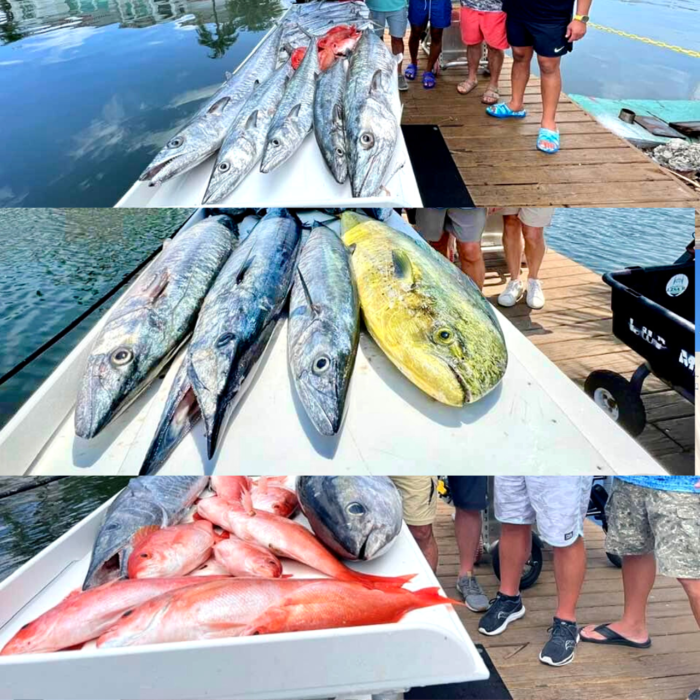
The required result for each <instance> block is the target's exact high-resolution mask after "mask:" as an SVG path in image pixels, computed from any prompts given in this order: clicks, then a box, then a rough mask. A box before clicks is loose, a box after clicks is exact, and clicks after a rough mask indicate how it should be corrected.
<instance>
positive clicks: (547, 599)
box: [434, 503, 700, 700]
mask: <svg viewBox="0 0 700 700" xmlns="http://www.w3.org/2000/svg"><path fill="white" fill-rule="evenodd" d="M434 529H435V534H436V537H437V541H438V548H439V551H440V565H439V569H438V576H439V579H440V583H441V584H442V586H443V588H444V589H445V592H446V593H447V594H448V595H452V596H455V595H456V590H455V584H456V581H457V572H458V558H457V548H456V541H455V537H454V524H453V522H452V519H451V509H450V508H449V507H448V506H446V505H445V504H443V503H441V504H440V506H439V508H438V516H437V520H436V523H435V528H434ZM585 532H586V542H587V549H588V571H587V574H586V580H585V583H584V586H583V591H582V595H581V598H580V601H579V607H578V622H579V624H580V625H585V624H589V623H600V622H606V621H611V620H613V619H616V618H617V617H618V616H619V615H620V613H621V603H622V600H623V595H622V579H621V573H620V571H619V569H616V568H615V567H614V566H612V565H611V564H610V563H609V562H608V560H607V558H606V556H605V551H604V535H603V532H602V530H601V528H599V527H598V526H596V525H595V524H593V523H592V522H587V523H586V525H585ZM476 575H477V576H478V578H479V581H480V582H481V584H482V586H483V588H484V590H485V592H486V594H487V595H488V596H489V597H493V596H494V595H495V594H496V591H497V589H498V579H497V578H496V577H495V576H494V574H493V571H492V569H491V566H490V562H489V561H488V555H486V556H485V559H484V561H482V563H481V564H480V565H479V566H478V567H477V569H476ZM523 597H524V602H525V607H526V609H527V613H526V615H525V617H524V618H523V619H521V620H518V621H517V622H515V623H513V624H512V625H511V626H510V627H509V628H508V630H507V631H506V632H505V633H504V634H502V635H499V636H497V637H486V636H484V635H481V634H479V632H478V629H477V627H478V621H479V615H478V614H475V613H472V612H470V611H468V610H466V609H464V608H461V609H459V610H458V615H459V617H460V619H461V621H462V622H463V624H464V626H465V627H466V628H467V630H468V631H469V634H470V635H471V636H472V639H474V641H477V642H479V643H481V644H483V645H484V646H485V647H486V649H487V651H488V653H489V655H490V656H491V659H492V660H493V662H494V664H495V666H496V668H497V669H498V672H499V673H500V674H501V677H502V678H503V680H504V682H505V683H506V685H507V687H508V689H509V690H510V692H511V694H512V695H513V698H514V699H515V700H539V699H540V698H543V699H545V700H564V699H566V698H571V697H582V698H583V697H586V698H591V700H613V699H616V698H623V699H628V700H634V699H636V698H644V699H648V700H683V699H684V698H685V697H686V696H687V695H688V693H689V692H690V691H691V690H692V689H694V688H696V687H697V686H698V685H699V684H700V632H699V631H698V628H697V624H696V622H695V619H694V618H693V616H692V615H691V613H690V607H689V604H688V600H687V598H686V596H685V593H684V592H683V590H682V588H681V587H680V585H679V583H678V582H677V581H676V580H675V579H670V578H665V577H661V576H658V577H657V578H656V581H655V584H654V588H653V590H652V594H651V597H650V602H649V611H648V612H649V631H650V634H651V636H652V638H653V645H652V647H651V648H650V649H646V650H633V649H625V648H622V647H618V648H610V647H599V646H594V645H591V644H581V645H579V647H578V650H577V652H576V659H575V660H574V662H573V663H572V664H570V665H568V666H566V667H565V668H564V669H553V668H549V667H546V666H543V665H542V664H541V663H540V662H539V660H538V658H537V656H538V654H539V652H540V649H541V648H542V645H543V644H544V643H545V641H546V640H547V627H548V626H549V625H550V624H551V618H552V615H553V613H554V609H555V607H556V586H555V583H554V574H553V571H552V562H551V552H549V551H545V564H544V568H543V571H542V574H541V575H540V578H539V580H538V582H537V583H536V584H535V586H533V587H532V588H531V589H529V590H527V591H525V592H524V594H523Z"/></svg>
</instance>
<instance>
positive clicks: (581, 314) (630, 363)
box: [484, 249, 695, 474]
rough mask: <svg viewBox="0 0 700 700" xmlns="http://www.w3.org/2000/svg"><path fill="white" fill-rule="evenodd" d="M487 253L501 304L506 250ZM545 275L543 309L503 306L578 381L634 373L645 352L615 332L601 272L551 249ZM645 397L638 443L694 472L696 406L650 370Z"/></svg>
mask: <svg viewBox="0 0 700 700" xmlns="http://www.w3.org/2000/svg"><path fill="white" fill-rule="evenodd" d="M485 257H486V271H487V272H486V284H485V286H484V294H485V295H486V296H487V297H488V299H489V300H490V301H491V302H492V303H493V304H494V305H496V306H497V297H498V295H499V294H500V293H501V292H502V291H503V289H504V288H505V285H506V283H507V282H508V273H507V269H506V265H505V259H504V257H503V255H502V253H486V256H485ZM540 278H541V279H542V284H543V288H544V292H545V297H546V299H547V303H546V305H545V307H544V308H543V309H540V310H539V311H535V310H533V309H531V308H530V307H529V306H527V304H525V303H524V302H520V303H518V304H517V305H516V306H514V307H511V308H502V307H498V308H499V310H500V311H501V312H502V313H503V314H504V315H505V316H506V317H507V318H508V319H510V320H511V321H512V322H513V323H514V324H515V325H516V326H517V327H518V328H519V329H520V330H521V331H522V332H523V333H524V334H525V335H526V336H528V338H529V339H530V340H531V341H532V342H533V343H534V344H535V345H536V346H537V347H538V348H539V349H540V350H541V351H542V352H543V353H544V354H545V355H547V357H549V359H550V360H552V361H553V362H554V363H555V364H556V365H557V366H558V367H559V369H561V370H562V371H563V372H564V373H565V374H566V375H567V376H568V377H569V378H570V379H572V380H573V381H575V382H576V383H577V384H579V385H580V386H581V387H583V382H584V381H585V379H586V377H587V376H588V375H589V374H590V372H592V371H593V370H595V369H610V370H613V371H615V372H619V373H620V374H622V375H624V376H625V377H627V378H628V379H629V378H630V377H631V376H632V373H633V372H634V370H635V369H637V367H638V366H639V365H640V364H641V363H642V358H641V357H640V356H639V355H637V354H636V353H635V352H634V351H632V350H630V349H629V348H628V347H627V346H626V345H624V344H622V343H621V342H620V341H619V340H617V338H615V337H614V336H613V334H612V312H611V310H610V288H609V287H608V286H607V285H606V284H605V283H604V282H603V281H602V279H601V276H600V275H598V274H597V273H595V272H591V271H590V270H588V269H587V268H585V267H583V266H582V265H579V264H578V263H576V262H574V261H573V260H570V259H569V258H567V257H566V256H564V255H561V254H559V253H557V252H555V251H553V250H552V249H549V250H548V251H547V254H546V255H545V259H544V263H543V265H542V269H541V271H540ZM523 279H524V277H523ZM643 400H644V405H645V407H646V410H647V419H648V421H649V422H648V424H647V427H646V428H645V430H644V432H643V433H642V434H641V435H640V436H639V438H638V440H639V442H640V443H641V445H642V446H643V447H644V448H645V449H646V450H647V451H648V452H650V453H651V454H652V455H653V456H654V457H655V458H656V459H657V460H658V461H659V462H660V463H661V464H662V465H663V466H664V467H666V469H668V470H669V471H670V472H673V473H685V474H692V473H693V470H694V468H695V467H694V465H695V462H694V425H695V407H694V406H693V404H691V403H690V402H689V401H686V400H685V399H684V398H682V397H681V396H680V395H679V394H677V393H676V392H675V391H672V390H671V389H669V388H668V387H667V386H666V385H665V384H663V383H662V382H661V381H659V380H658V379H656V378H655V377H653V376H652V377H649V378H648V379H647V380H646V381H645V382H644V392H643Z"/></svg>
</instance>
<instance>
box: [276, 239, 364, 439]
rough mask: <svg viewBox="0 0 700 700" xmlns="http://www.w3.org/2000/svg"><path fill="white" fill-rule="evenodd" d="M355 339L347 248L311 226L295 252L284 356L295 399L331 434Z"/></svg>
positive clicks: (355, 304) (355, 302) (356, 315)
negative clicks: (298, 249)
mask: <svg viewBox="0 0 700 700" xmlns="http://www.w3.org/2000/svg"><path fill="white" fill-rule="evenodd" d="M359 337H360V304H359V298H358V294H357V287H356V285H355V281H354V279H353V277H352V272H351V270H350V260H349V256H348V252H347V250H346V248H345V246H344V245H343V242H342V241H341V240H340V238H339V237H338V236H337V235H336V234H335V233H334V232H333V231H331V230H330V229H328V228H327V227H325V226H320V225H316V226H315V227H314V228H313V229H312V231H311V234H310V235H309V237H308V238H307V240H306V242H305V243H304V246H303V248H302V251H301V253H300V255H299V263H298V265H297V272H296V275H295V281H294V286H293V287H292V294H291V300H290V305H289V326H288V331H287V356H288V360H289V367H290V370H291V375H292V380H293V382H294V387H295V389H296V392H297V394H298V395H299V398H300V399H301V402H302V404H303V406H304V409H305V410H306V413H307V415H308V416H309V418H310V420H311V422H312V423H313V425H314V427H315V428H316V430H318V432H319V433H321V434H322V435H335V434H336V433H337V432H338V430H339V429H340V424H341V421H342V419H343V410H344V407H345V397H346V395H347V391H348V386H349V384H350V376H351V375H352V370H353V367H354V364H355V356H356V354H357V344H358V341H359Z"/></svg>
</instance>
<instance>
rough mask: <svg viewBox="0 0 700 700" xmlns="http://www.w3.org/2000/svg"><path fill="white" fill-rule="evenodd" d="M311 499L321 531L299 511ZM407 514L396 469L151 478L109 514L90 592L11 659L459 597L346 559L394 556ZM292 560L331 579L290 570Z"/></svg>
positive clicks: (14, 644)
mask: <svg viewBox="0 0 700 700" xmlns="http://www.w3.org/2000/svg"><path fill="white" fill-rule="evenodd" d="M297 495H298V497H297ZM300 503H301V508H302V510H303V512H304V514H305V515H306V516H307V517H308V519H309V523H310V524H311V527H312V529H313V530H314V532H315V533H316V534H314V532H312V531H311V530H310V529H308V528H307V527H305V526H304V525H302V524H301V523H299V522H297V521H295V520H293V519H292V517H293V515H294V513H295V512H296V510H297V508H298V507H299V505H300ZM401 523H402V520H401V499H400V496H399V495H398V492H397V491H396V488H395V487H394V485H393V483H392V482H391V480H390V479H389V478H388V477H298V478H297V482H296V490H295V488H294V487H291V486H289V485H288V484H287V481H286V477H278V478H265V477H262V478H260V479H259V480H257V481H254V480H252V479H250V478H248V477H245V476H232V477H211V479H209V478H208V477H187V476H161V477H139V478H137V479H134V480H132V481H131V482H130V483H129V485H128V486H127V488H126V489H124V490H123V491H122V492H121V493H120V494H119V495H118V496H117V497H116V499H115V500H114V501H113V503H112V504H111V505H110V507H109V509H108V510H107V513H106V515H105V519H104V521H103V523H102V526H101V528H100V530H99V533H98V535H97V538H96V541H95V544H94V547H93V551H92V556H91V561H90V567H89V570H88V573H87V576H86V578H85V582H84V584H83V588H82V590H78V591H74V592H72V593H71V594H70V595H69V596H68V597H67V598H65V599H64V600H63V601H62V602H60V603H59V604H58V605H56V606H55V607H53V608H51V609H50V610H48V611H46V612H45V613H44V614H42V615H41V616H39V617H38V618H37V619H35V620H33V621H32V622H30V623H28V624H26V625H24V626H23V627H22V628H21V629H20V630H19V631H18V632H17V633H16V634H15V636H14V637H13V638H12V639H11V640H10V641H9V642H8V643H7V644H6V645H5V647H4V648H3V649H2V651H0V655H9V654H29V653H42V652H55V651H60V650H65V649H79V648H82V647H83V645H85V644H88V643H89V644H91V645H92V643H93V642H94V643H95V644H96V646H97V647H98V648H114V647H126V646H140V645H144V644H157V643H163V642H182V641H193V640H201V639H214V638H222V637H239V636H252V635H257V634H271V633H279V632H294V631H301V630H311V629H330V628H337V627H356V626H362V625H374V624H382V623H390V622H397V621H398V620H400V619H401V618H402V617H403V616H404V615H405V614H406V613H408V612H409V611H411V610H415V609H418V608H423V607H428V606H432V605H442V604H450V603H455V601H452V600H451V599H449V598H446V597H444V596H443V595H442V594H441V593H440V591H439V589H438V588H437V587H432V588H424V589H421V590H417V591H411V590H408V589H406V588H404V585H405V584H406V583H408V582H409V581H410V580H411V579H412V578H413V575H412V574H406V575H399V576H393V577H384V576H374V575H370V574H366V573H361V572H358V571H356V570H354V569H351V568H349V567H348V566H346V565H345V564H343V563H342V562H341V561H340V560H339V559H338V558H337V556H336V555H340V556H345V557H346V558H354V559H370V558H373V557H376V556H379V555H381V554H382V553H383V552H384V551H386V549H387V548H388V547H389V546H390V545H391V544H392V542H393V541H394V540H395V538H396V536H397V535H398V533H399V531H400V529H401ZM324 543H325V544H324ZM327 545H328V546H327ZM331 549H333V552H335V554H334V553H333V552H331ZM286 559H292V560H295V561H298V562H301V563H302V564H305V565H306V566H307V567H310V568H311V569H314V570H315V571H316V572H319V573H321V574H323V575H325V576H326V577H328V578H318V577H317V578H297V577H293V576H289V575H287V574H285V573H284V564H283V562H284V561H285V560H286Z"/></svg>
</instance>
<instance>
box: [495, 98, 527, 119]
mask: <svg viewBox="0 0 700 700" xmlns="http://www.w3.org/2000/svg"><path fill="white" fill-rule="evenodd" d="M486 114H488V115H489V117H496V119H525V117H526V116H527V111H526V110H524V109H511V107H510V105H508V104H507V103H505V102H499V103H498V104H495V105H491V106H489V107H487V108H486Z"/></svg>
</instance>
